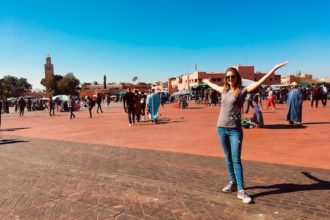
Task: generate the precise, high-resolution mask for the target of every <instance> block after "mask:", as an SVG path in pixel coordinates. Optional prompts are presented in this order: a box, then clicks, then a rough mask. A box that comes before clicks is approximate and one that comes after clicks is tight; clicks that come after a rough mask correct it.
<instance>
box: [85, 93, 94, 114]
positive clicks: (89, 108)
mask: <svg viewBox="0 0 330 220" xmlns="http://www.w3.org/2000/svg"><path fill="white" fill-rule="evenodd" d="M87 100H88V101H87V104H88V111H89V117H90V118H92V117H93V116H92V109H93V108H94V105H95V101H94V100H93V99H92V98H91V97H89V96H87Z"/></svg>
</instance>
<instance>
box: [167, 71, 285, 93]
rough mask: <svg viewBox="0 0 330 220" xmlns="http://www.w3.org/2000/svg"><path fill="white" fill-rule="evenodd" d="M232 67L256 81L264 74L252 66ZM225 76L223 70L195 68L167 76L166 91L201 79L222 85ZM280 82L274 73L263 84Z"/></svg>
mask: <svg viewBox="0 0 330 220" xmlns="http://www.w3.org/2000/svg"><path fill="white" fill-rule="evenodd" d="M234 67H235V68H236V69H237V70H238V72H239V73H240V75H241V76H242V78H244V79H249V80H253V81H258V80H259V79H261V78H262V77H263V76H264V75H265V74H266V73H261V72H255V70H254V66H242V65H236V66H234ZM225 78H226V73H225V72H219V73H213V72H211V73H207V72H203V71H199V70H195V71H194V72H193V73H187V74H183V75H181V76H180V77H172V78H169V79H168V91H169V92H170V93H171V94H172V93H174V92H176V91H187V90H190V89H191V87H192V86H195V85H197V84H201V83H202V81H203V79H210V81H211V82H213V83H215V84H217V85H219V86H222V85H223V84H224V80H225ZM280 83H281V76H280V75H276V74H274V75H272V76H271V77H269V78H268V79H267V80H266V81H265V82H264V83H263V84H265V85H272V84H280Z"/></svg>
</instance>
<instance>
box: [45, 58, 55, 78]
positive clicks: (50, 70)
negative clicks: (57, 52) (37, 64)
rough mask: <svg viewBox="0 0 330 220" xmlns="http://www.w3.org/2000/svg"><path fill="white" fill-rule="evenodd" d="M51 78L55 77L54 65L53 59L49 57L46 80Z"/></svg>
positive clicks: (47, 59)
mask: <svg viewBox="0 0 330 220" xmlns="http://www.w3.org/2000/svg"><path fill="white" fill-rule="evenodd" d="M49 76H54V66H53V64H52V59H51V58H50V56H49V55H48V56H47V57H46V64H45V78H47V77H49Z"/></svg>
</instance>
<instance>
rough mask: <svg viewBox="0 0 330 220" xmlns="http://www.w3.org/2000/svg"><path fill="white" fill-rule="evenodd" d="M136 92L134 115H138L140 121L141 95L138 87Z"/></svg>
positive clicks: (137, 119) (137, 118)
mask: <svg viewBox="0 0 330 220" xmlns="http://www.w3.org/2000/svg"><path fill="white" fill-rule="evenodd" d="M134 94H135V104H134V117H136V121H137V122H140V120H141V112H142V111H141V96H140V94H139V91H138V90H137V89H136V90H135V91H134Z"/></svg>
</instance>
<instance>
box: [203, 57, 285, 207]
mask: <svg viewBox="0 0 330 220" xmlns="http://www.w3.org/2000/svg"><path fill="white" fill-rule="evenodd" d="M287 63H288V62H284V63H280V64H278V65H275V66H274V67H273V68H272V69H271V70H270V71H269V72H268V73H267V74H266V75H264V76H263V77H262V78H261V79H260V80H259V81H257V82H255V83H253V84H250V85H249V86H247V87H245V88H242V78H241V75H240V74H239V72H238V70H237V69H236V68H234V67H230V68H228V69H227V71H226V78H225V83H224V86H223V87H222V86H218V85H216V84H214V83H212V82H210V80H209V79H204V80H203V82H204V83H206V84H207V85H209V86H210V87H211V88H212V89H214V90H216V91H218V92H220V93H222V104H221V110H220V114H219V119H218V123H217V131H218V136H219V139H220V143H221V145H222V148H223V151H224V154H225V160H226V167H227V171H228V176H229V182H228V184H227V185H226V186H225V187H224V188H223V189H222V191H223V192H225V193H229V192H233V191H235V190H238V193H237V198H239V199H241V200H242V201H243V203H251V202H252V198H251V197H250V196H249V195H248V193H247V192H246V191H245V190H244V179H243V167H242V163H241V150H242V142H243V129H242V125H241V113H242V107H243V104H244V101H245V98H246V95H247V93H252V92H254V91H256V90H257V89H258V88H259V87H260V86H261V84H263V83H264V82H265V81H266V80H267V79H268V78H269V77H270V76H271V75H273V74H274V72H275V71H276V70H277V69H279V68H281V67H282V66H284V65H286V64H287Z"/></svg>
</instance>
